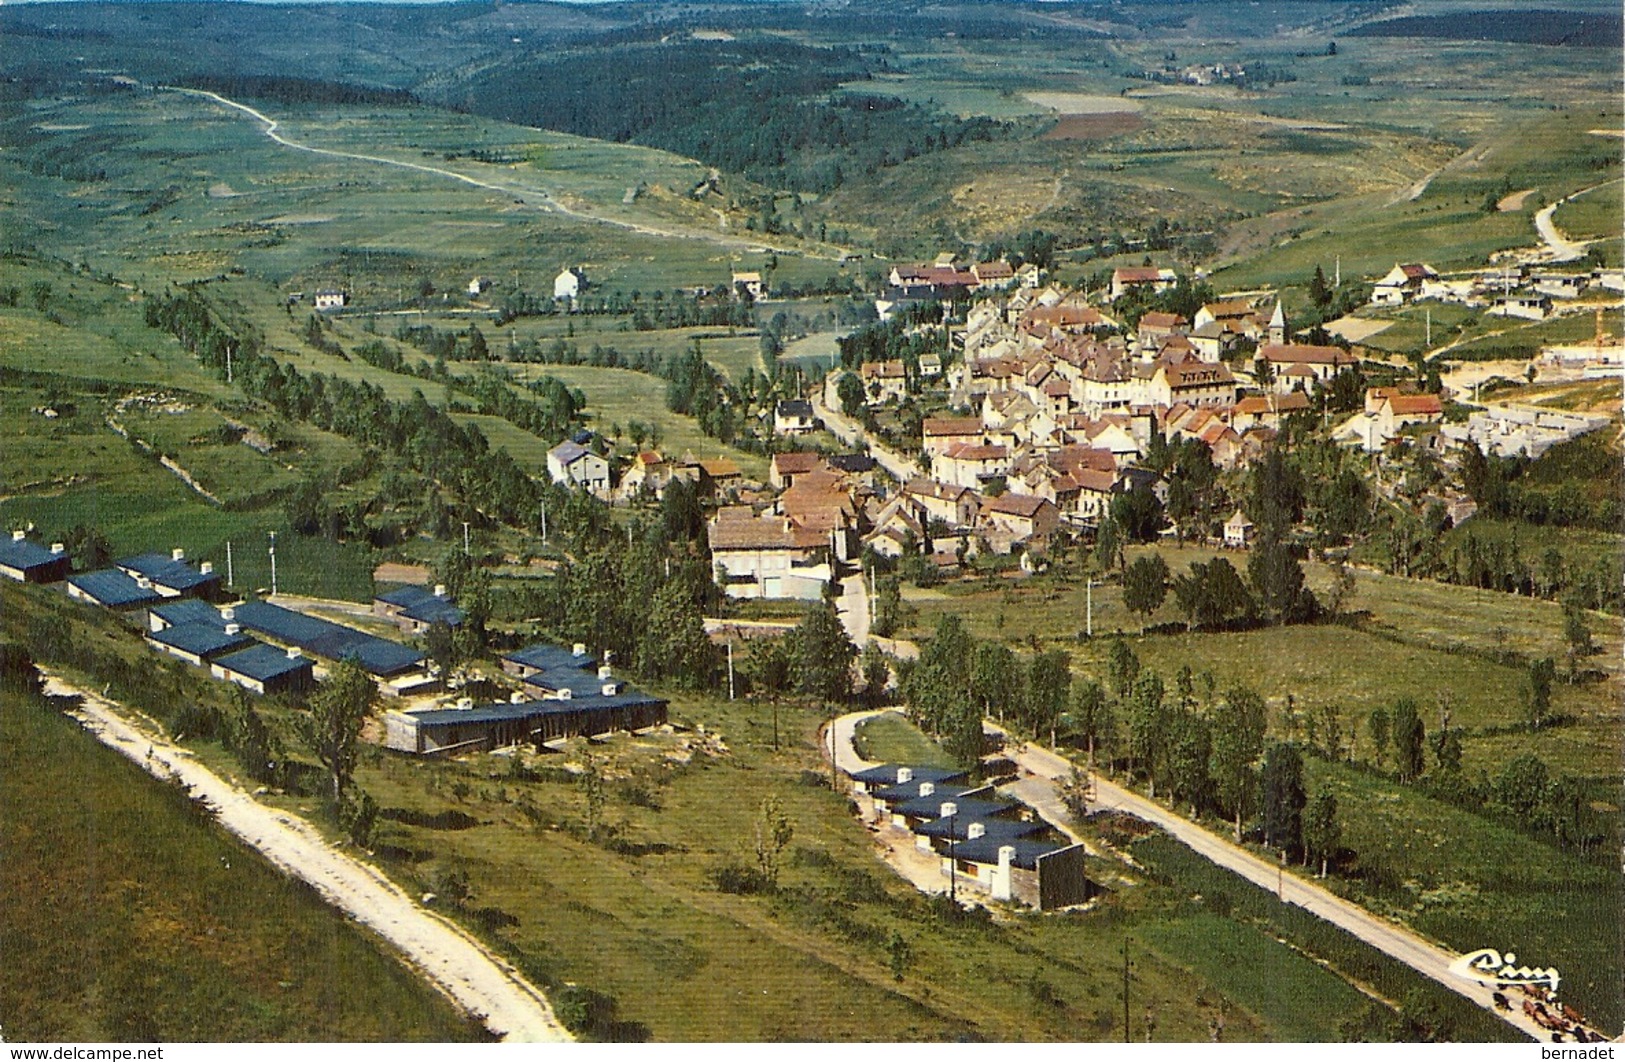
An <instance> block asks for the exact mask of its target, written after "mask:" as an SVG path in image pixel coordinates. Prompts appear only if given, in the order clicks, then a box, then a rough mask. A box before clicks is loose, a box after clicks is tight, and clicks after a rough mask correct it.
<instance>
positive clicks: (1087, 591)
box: [1083, 576, 1096, 638]
mask: <svg viewBox="0 0 1625 1062" xmlns="http://www.w3.org/2000/svg"><path fill="white" fill-rule="evenodd" d="M1095 585H1096V584H1095V580H1094V577H1093V576H1086V577H1085V578H1084V582H1083V596H1084V602H1085V604H1084V609H1083V633H1084V634H1086V635H1088V636H1089V637H1090V638H1093V637H1094V636H1095Z"/></svg>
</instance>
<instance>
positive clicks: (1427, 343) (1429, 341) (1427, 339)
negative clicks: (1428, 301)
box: [1422, 306, 1433, 364]
mask: <svg viewBox="0 0 1625 1062" xmlns="http://www.w3.org/2000/svg"><path fill="white" fill-rule="evenodd" d="M1424 313H1425V314H1426V315H1427V316H1426V317H1425V318H1424V320H1426V321H1427V331H1426V332H1425V333H1424V338H1423V340H1422V346H1423V347H1431V346H1433V307H1431V306H1429V307H1428V308H1427V309H1426V310H1425V311H1424ZM1424 364H1425V360H1424Z"/></svg>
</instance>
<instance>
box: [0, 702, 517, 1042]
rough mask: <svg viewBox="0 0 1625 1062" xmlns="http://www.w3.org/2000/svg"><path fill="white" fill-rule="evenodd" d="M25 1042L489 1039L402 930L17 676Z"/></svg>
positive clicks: (4, 992) (3, 866)
mask: <svg viewBox="0 0 1625 1062" xmlns="http://www.w3.org/2000/svg"><path fill="white" fill-rule="evenodd" d="M0 759H3V760H4V762H5V764H6V770H5V777H4V781H3V783H0V792H3V794H4V799H0V835H3V836H4V837H5V845H6V858H5V859H4V860H0V883H3V885H4V888H5V891H6V894H7V895H8V896H10V897H12V902H10V903H7V904H6V905H5V908H4V911H3V912H0V951H4V953H5V956H6V961H5V962H4V963H3V964H0V1010H4V1012H5V1028H6V1036H7V1039H10V1040H13V1041H17V1040H22V1041H30V1040H32V1041H42V1040H43V1041H51V1040H57V1041H62V1040H69V1041H90V1042H95V1041H149V1040H160V1041H221V1042H229V1041H236V1042H252V1041H265V1040H295V1041H307V1042H308V1041H320V1040H355V1041H377V1040H387V1041H396V1040H422V1041H431V1042H435V1041H466V1040H481V1039H485V1038H486V1036H485V1033H484V1030H483V1029H481V1028H480V1027H479V1026H478V1025H477V1024H475V1023H473V1022H471V1021H470V1020H468V1019H467V1018H465V1017H463V1016H462V1015H460V1014H459V1013H457V1011H456V1010H455V1009H454V1008H453V1006H452V1005H451V1004H450V1003H449V1002H448V1001H447V1000H445V999H444V998H442V997H441V996H439V995H438V994H437V993H436V992H435V991H434V990H433V989H431V988H430V987H429V986H428V985H426V984H424V983H423V982H422V981H420V980H419V979H418V977H417V976H416V975H415V974H414V973H412V972H411V971H410V970H408V969H407V967H406V966H405V965H404V964H403V963H402V962H400V961H399V960H398V959H397V958H396V957H395V956H393V955H392V954H389V953H388V952H387V951H386V949H385V945H384V944H383V943H382V942H381V941H379V940H377V939H375V938H373V937H371V936H370V935H369V934H368V933H367V932H366V931H365V930H363V929H361V928H359V927H358V926H356V925H355V924H354V923H352V922H349V921H348V920H347V919H345V917H344V916H343V915H342V914H340V913H339V912H337V911H335V910H334V909H332V908H330V907H328V906H327V905H326V904H325V903H324V902H322V900H321V899H320V898H318V897H317V896H316V894H315V893H314V892H312V891H311V890H310V889H309V888H308V887H306V886H304V885H302V884H299V883H295V882H293V881H291V880H290V879H288V878H287V877H285V876H284V875H283V874H282V873H281V872H280V871H279V870H277V869H276V868H274V867H272V866H271V865H270V864H269V863H267V862H265V861H264V860H262V859H261V858H260V856H259V855H258V854H257V853H255V852H254V851H252V850H251V849H249V848H247V847H246V846H244V845H242V844H241V843H239V842H238V841H237V840H236V839H235V838H232V837H230V836H229V835H227V834H226V833H225V832H224V831H223V830H222V829H221V828H220V827H219V826H217V825H215V824H214V823H213V821H212V820H211V819H210V818H209V817H208V816H207V815H206V814H201V813H199V811H198V810H197V809H196V808H195V807H193V806H192V805H190V804H189V803H188V801H187V799H186V797H185V796H184V795H183V794H182V793H181V792H180V791H179V790H177V789H175V788H174V787H172V786H169V785H165V784H164V783H161V782H158V781H156V780H154V779H152V778H149V777H148V776H147V775H146V774H145V773H143V772H142V771H141V770H140V769H139V768H138V767H137V766H135V765H134V764H132V763H130V762H128V761H127V760H125V759H124V758H123V757H122V756H120V755H118V754H117V753H115V752H113V751H111V750H109V749H106V748H103V747H102V746H100V745H99V744H97V742H96V741H95V739H94V738H92V737H90V736H89V735H88V734H86V733H84V732H83V731H82V730H81V729H80V727H79V726H78V724H77V723H75V722H74V721H72V720H70V719H68V718H67V717H65V716H63V715H61V714H59V713H58V712H57V711H56V710H55V708H54V707H53V706H51V705H48V704H46V703H45V702H43V701H40V700H35V699H33V698H30V697H27V696H24V695H21V694H18V693H15V692H4V693H0Z"/></svg>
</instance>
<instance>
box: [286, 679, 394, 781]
mask: <svg viewBox="0 0 1625 1062" xmlns="http://www.w3.org/2000/svg"><path fill="white" fill-rule="evenodd" d="M377 697H378V687H377V685H376V684H374V682H373V680H372V676H371V675H368V674H367V673H366V672H365V671H363V670H362V668H361V665H360V664H358V663H356V662H355V661H354V660H349V659H346V660H341V661H339V662H338V663H337V664H335V665H334V666H333V669H332V670H331V671H329V672H328V675H327V679H326V681H324V682H323V683H322V684H321V687H320V688H319V689H318V690H317V691H316V692H315V693H313V694H311V696H310V704H309V711H308V712H307V713H306V714H305V715H303V716H301V717H300V721H299V729H300V736H301V737H302V738H303V739H304V741H305V744H307V745H309V746H310V750H311V752H313V753H315V755H316V758H317V759H318V760H320V761H321V763H322V766H324V767H326V768H327V773H328V777H329V778H330V779H331V781H332V783H333V802H334V804H336V805H341V806H342V805H343V803H344V790H345V788H346V787H347V786H348V785H349V784H350V779H351V778H352V777H353V776H354V775H355V765H356V758H357V755H358V753H359V751H360V749H359V746H360V741H361V727H362V725H363V724H365V723H366V721H367V713H368V712H369V711H371V710H372V706H373V702H374V701H375V700H376V699H377Z"/></svg>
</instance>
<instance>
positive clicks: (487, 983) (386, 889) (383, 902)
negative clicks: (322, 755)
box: [41, 669, 571, 1042]
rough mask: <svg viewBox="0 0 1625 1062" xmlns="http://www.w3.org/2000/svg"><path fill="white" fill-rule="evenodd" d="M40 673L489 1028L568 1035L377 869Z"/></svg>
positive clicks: (138, 756)
mask: <svg viewBox="0 0 1625 1062" xmlns="http://www.w3.org/2000/svg"><path fill="white" fill-rule="evenodd" d="M41 670H42V671H44V669H41ZM45 674H46V677H47V681H46V692H48V693H51V694H53V695H58V696H60V695H74V696H77V697H79V698H80V703H81V705H82V708H81V709H80V710H79V711H77V712H75V713H73V714H74V715H75V717H76V718H78V719H79V721H80V722H82V723H83V724H84V726H85V729H86V730H87V731H89V732H90V733H91V734H92V735H94V736H95V737H96V739H97V740H99V741H100V742H102V744H104V745H107V746H108V747H109V748H112V749H113V750H115V751H117V752H119V753H122V754H123V755H124V756H126V757H128V758H129V759H130V760H132V761H134V762H135V763H136V764H137V765H138V766H140V767H143V768H144V769H145V770H147V771H148V772H149V773H151V774H152V775H154V776H155V777H158V778H176V779H179V780H180V781H181V782H182V783H184V784H185V785H186V786H187V787H188V788H189V789H190V790H191V791H192V793H193V795H195V796H197V797H198V798H200V799H202V800H203V801H205V802H206V803H207V804H208V805H209V806H210V807H211V808H212V809H213V810H214V812H215V815H216V817H218V818H219V820H220V823H221V825H223V826H225V827H226V829H228V830H230V831H231V832H232V833H234V834H236V835H237V836H238V837H240V838H242V840H243V841H245V842H246V843H247V844H249V845H250V846H251V847H253V848H255V849H257V850H258V851H259V852H260V853H261V854H262V855H264V856H265V857H266V858H267V859H269V860H270V861H271V862H272V863H275V864H276V865H277V866H278V867H280V868H282V869H283V870H284V871H286V872H287V873H289V874H291V875H292V876H294V877H297V878H299V879H300V880H302V881H304V882H306V883H308V884H309V885H311V886H312V887H313V888H315V890H316V891H317V892H318V893H320V894H321V895H322V898H323V899H325V900H327V901H328V902H329V903H331V904H333V905H334V906H335V907H338V908H340V909H342V910H343V911H344V912H345V913H346V914H348V915H350V916H351V917H353V918H354V919H356V921H358V922H360V923H361V924H363V925H365V926H367V927H368V928H369V929H371V930H373V931H374V932H376V933H377V934H378V935H379V936H381V937H383V938H384V939H385V940H387V941H389V942H390V943H391V944H393V945H394V946H395V947H396V948H398V949H400V952H401V954H402V956H403V957H404V958H405V959H406V960H407V962H408V963H409V964H410V965H411V966H412V967H413V968H414V969H416V970H417V971H418V972H419V973H421V974H422V975H423V976H424V977H426V978H427V979H428V980H429V981H430V982H432V983H433V984H434V986H435V987H436V988H438V989H439V990H441V991H442V992H444V993H446V994H447V995H448V996H450V997H451V998H452V999H453V1000H455V1001H456V1002H457V1003H458V1004H459V1005H460V1006H462V1007H463V1008H464V1009H465V1010H466V1011H468V1013H470V1014H472V1015H474V1016H476V1017H478V1018H479V1019H480V1020H481V1021H483V1022H484V1023H485V1026H486V1028H488V1029H490V1030H491V1031H492V1032H493V1033H495V1034H496V1035H497V1036H498V1037H500V1038H501V1039H504V1040H513V1041H532V1042H534V1041H550V1042H562V1041H566V1040H569V1039H571V1036H570V1034H569V1032H568V1031H567V1030H566V1029H565V1028H564V1026H563V1025H562V1024H560V1022H559V1021H558V1019H557V1018H556V1017H555V1016H554V1014H553V1008H552V1007H551V1006H549V1005H548V1002H547V999H546V997H545V996H543V995H542V993H541V991H540V990H539V989H537V988H536V987H535V986H534V985H532V984H531V983H530V982H529V981H527V980H526V979H525V977H524V975H523V974H521V973H520V972H519V971H518V970H516V969H514V968H513V967H512V966H510V965H509V964H508V963H507V962H506V961H504V960H503V959H501V958H499V957H498V956H497V955H495V954H493V953H492V952H490V951H488V950H486V948H485V947H484V945H482V944H480V943H479V941H477V940H475V939H474V938H473V937H471V936H469V935H468V934H467V933H465V932H463V930H462V929H460V928H459V927H457V926H455V925H453V924H452V923H451V922H449V921H447V920H446V919H444V918H441V917H440V916H439V915H436V914H434V913H432V912H430V911H427V910H425V909H424V908H423V907H421V906H419V905H418V904H417V903H416V902H414V901H413V900H412V898H411V897H410V896H408V895H406V893H404V892H402V891H401V889H400V887H399V886H397V885H396V884H395V883H394V882H392V881H390V880H389V879H388V878H386V877H384V875H383V874H381V873H379V872H378V871H377V870H375V869H373V868H372V867H370V866H368V865H367V864H365V863H362V862H360V861H359V860H356V859H352V858H351V857H350V856H348V855H346V854H344V853H343V852H340V851H338V850H337V849H335V848H333V847H332V846H331V845H329V844H328V843H327V842H326V840H324V839H323V838H322V835H321V834H320V833H319V832H318V831H317V830H316V829H315V827H313V826H311V825H310V823H308V822H306V821H304V820H303V819H301V818H299V817H298V816H297V815H294V814H292V813H291V812H285V811H279V810H277V809H275V808H271V807H267V806H265V805H264V804H261V803H260V802H259V801H257V800H255V799H254V798H253V797H252V796H250V795H249V794H247V793H245V792H244V791H243V790H241V789H239V788H237V787H236V786H234V785H232V784H231V783H230V782H227V781H226V780H225V779H223V778H221V777H220V776H219V775H217V774H215V773H214V772H213V771H210V770H209V769H208V768H207V767H204V766H203V765H202V764H200V763H198V762H197V761H196V760H195V759H193V758H192V754H191V753H190V752H189V751H187V750H186V749H184V748H181V747H179V746H177V745H173V744H170V743H169V742H167V741H165V740H164V739H163V737H161V736H159V735H156V734H151V733H147V732H145V731H143V730H140V729H138V728H137V727H136V726H135V725H134V724H132V723H131V722H130V720H129V719H128V718H126V715H125V713H124V711H122V710H120V709H119V707H118V706H117V705H115V704H113V703H112V702H111V701H108V700H106V699H104V698H102V697H99V696H97V695H96V694H94V693H91V692H90V691H88V690H84V689H80V688H78V687H75V686H73V685H70V684H69V683H67V682H66V681H64V680H63V679H62V678H61V677H60V676H58V675H53V674H51V673H50V672H49V671H45Z"/></svg>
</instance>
